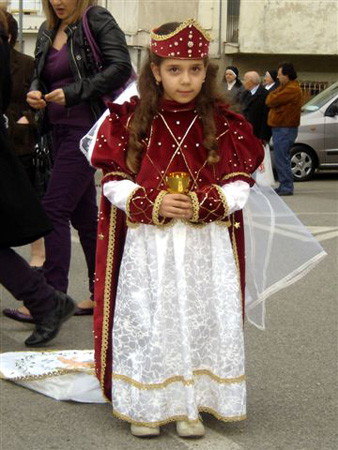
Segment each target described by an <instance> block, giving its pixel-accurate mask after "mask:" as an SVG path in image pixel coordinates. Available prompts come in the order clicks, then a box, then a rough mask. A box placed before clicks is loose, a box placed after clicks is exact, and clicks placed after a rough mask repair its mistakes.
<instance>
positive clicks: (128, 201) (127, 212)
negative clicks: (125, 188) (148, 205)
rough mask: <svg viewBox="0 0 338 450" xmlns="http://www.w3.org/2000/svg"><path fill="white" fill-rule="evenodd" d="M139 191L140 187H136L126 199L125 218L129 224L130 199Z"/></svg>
mask: <svg viewBox="0 0 338 450" xmlns="http://www.w3.org/2000/svg"><path fill="white" fill-rule="evenodd" d="M139 189H140V187H139V186H137V188H135V189H133V190H132V191H131V193H130V194H129V197H128V198H127V203H126V215H127V218H128V220H129V222H130V221H131V220H132V219H131V212H130V202H131V200H132V198H133V196H134V194H135V192H136V191H138V190H139Z"/></svg>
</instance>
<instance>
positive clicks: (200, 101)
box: [91, 20, 264, 437]
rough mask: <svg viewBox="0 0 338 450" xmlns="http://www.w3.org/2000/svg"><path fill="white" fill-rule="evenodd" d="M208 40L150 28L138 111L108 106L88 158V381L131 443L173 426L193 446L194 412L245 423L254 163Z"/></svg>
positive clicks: (182, 26) (256, 158)
mask: <svg viewBox="0 0 338 450" xmlns="http://www.w3.org/2000/svg"><path fill="white" fill-rule="evenodd" d="M209 41H210V37H209V36H208V34H207V33H206V32H205V31H204V30H203V29H202V28H201V26H200V25H199V24H198V23H197V22H195V21H193V20H187V21H186V22H183V23H169V24H165V25H163V26H161V27H160V28H158V29H155V30H153V32H152V33H151V45H150V53H149V57H148V59H147V61H146V63H145V65H144V67H143V70H142V72H141V74H140V77H139V92H140V101H139V102H138V101H136V99H134V100H132V101H131V103H124V104H123V105H122V106H121V105H116V104H114V105H110V110H111V114H110V116H108V117H107V118H106V119H105V121H104V122H103V124H102V125H101V127H100V129H99V130H98V134H97V142H96V144H95V147H94V151H93V154H92V157H91V163H92V164H93V165H94V166H95V167H97V168H101V169H102V170H103V173H104V177H103V193H104V200H103V205H102V209H101V214H100V221H99V230H98V231H99V234H98V237H99V241H98V248H97V252H98V253H97V262H98V264H97V268H96V277H97V278H96V280H97V281H96V285H95V301H96V305H97V306H96V308H95V316H94V335H95V348H96V367H97V374H98V376H99V378H100V380H101V383H102V389H103V390H104V392H105V394H106V396H107V397H108V398H111V399H112V406H113V414H115V415H116V416H117V417H120V418H121V419H123V420H126V421H127V422H129V423H130V424H131V432H132V434H134V435H135V436H157V435H158V434H159V433H160V428H159V427H160V426H161V425H164V424H166V423H168V422H172V421H175V422H176V427H177V432H178V434H179V436H181V437H192V436H202V435H203V434H204V426H203V424H202V422H201V421H200V419H199V413H200V412H201V411H207V412H210V413H211V414H213V415H214V416H215V417H217V418H218V419H220V420H224V421H238V420H242V419H244V418H245V416H246V406H245V403H246V401H245V399H246V390H245V389H246V388H245V372H244V343H243V303H242V299H243V295H244V284H245V276H244V247H243V222H242V213H241V209H242V208H243V206H244V205H245V203H246V200H247V199H248V196H249V192H250V186H251V185H252V184H254V181H253V179H252V177H251V174H252V172H253V171H254V170H255V169H256V168H257V167H258V166H259V164H260V163H261V161H262V159H263V154H264V153H263V147H262V145H261V143H260V141H259V140H258V139H257V138H255V136H254V135H253V134H252V131H251V126H250V125H249V124H248V123H247V122H246V121H245V120H244V119H243V117H242V116H239V115H236V114H235V113H232V112H230V111H229V110H228V109H227V106H226V105H225V104H224V103H222V102H221V101H220V97H219V95H218V94H217V92H216V90H215V82H216V69H215V67H214V66H213V65H212V64H211V63H209V62H208V59H207V58H208V46H209ZM175 182H176V183H177V187H178V189H177V190H176V193H172V192H175V190H174V185H175ZM189 182H190V184H189ZM171 183H172V184H171ZM168 185H169V187H168ZM180 185H185V187H186V191H185V190H184V189H182V190H181V189H180V188H179V186H180ZM167 189H169V192H168V190H167ZM177 192H178V193H177ZM125 214H126V215H127V222H128V230H127V232H126V237H125V242H124V239H123V236H124V232H123V223H124V221H125V219H124V217H125ZM235 248H236V249H237V250H236V251H235V250H234V249H235ZM122 254H123V256H122ZM107 258H108V259H107ZM236 264H238V266H236ZM237 268H238V269H239V273H240V275H239V278H238V277H237ZM114 304H115V312H114V306H113V305H114ZM113 315H114V318H113Z"/></svg>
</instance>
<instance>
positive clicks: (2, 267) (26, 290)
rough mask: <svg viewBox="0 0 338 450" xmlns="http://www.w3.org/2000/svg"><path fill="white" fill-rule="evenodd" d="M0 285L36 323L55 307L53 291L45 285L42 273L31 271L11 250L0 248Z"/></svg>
mask: <svg viewBox="0 0 338 450" xmlns="http://www.w3.org/2000/svg"><path fill="white" fill-rule="evenodd" d="M0 284H2V285H4V286H5V288H6V289H7V290H8V291H9V292H10V293H11V294H12V295H13V297H15V298H16V299H17V300H22V301H23V303H24V305H25V306H26V307H27V308H28V309H29V310H30V312H31V314H32V316H33V318H34V319H35V320H37V321H39V320H41V319H42V318H43V317H44V316H45V315H46V314H47V313H49V312H50V311H51V310H52V309H53V308H54V306H55V300H54V289H53V288H52V287H51V286H49V285H48V284H47V282H46V280H45V278H44V276H43V273H42V271H41V270H36V269H32V268H31V267H30V266H29V265H28V264H27V262H26V261H25V260H24V259H23V258H21V256H20V255H18V254H17V253H15V251H14V250H12V249H11V248H0Z"/></svg>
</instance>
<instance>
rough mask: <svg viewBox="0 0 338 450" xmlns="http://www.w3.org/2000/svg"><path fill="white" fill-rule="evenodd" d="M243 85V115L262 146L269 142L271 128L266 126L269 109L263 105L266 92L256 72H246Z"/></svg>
mask: <svg viewBox="0 0 338 450" xmlns="http://www.w3.org/2000/svg"><path fill="white" fill-rule="evenodd" d="M243 84H244V87H245V89H246V90H245V93H244V94H243V96H242V107H243V114H244V116H245V118H246V120H247V121H248V122H250V123H251V125H252V127H253V132H254V135H255V136H256V137H258V138H259V139H261V140H262V143H263V144H266V143H268V142H269V140H270V137H271V128H270V127H269V126H268V112H269V108H268V107H267V106H266V104H265V100H266V97H267V96H268V91H267V90H266V89H265V88H264V87H263V86H262V85H261V78H260V76H259V74H258V73H257V72H254V71H251V72H246V74H245V75H244V80H243Z"/></svg>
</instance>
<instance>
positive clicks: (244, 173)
mask: <svg viewBox="0 0 338 450" xmlns="http://www.w3.org/2000/svg"><path fill="white" fill-rule="evenodd" d="M238 176H240V177H246V178H251V175H250V174H249V173H246V172H232V173H228V174H227V175H225V176H224V177H223V178H222V180H228V179H229V178H233V177H238Z"/></svg>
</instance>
